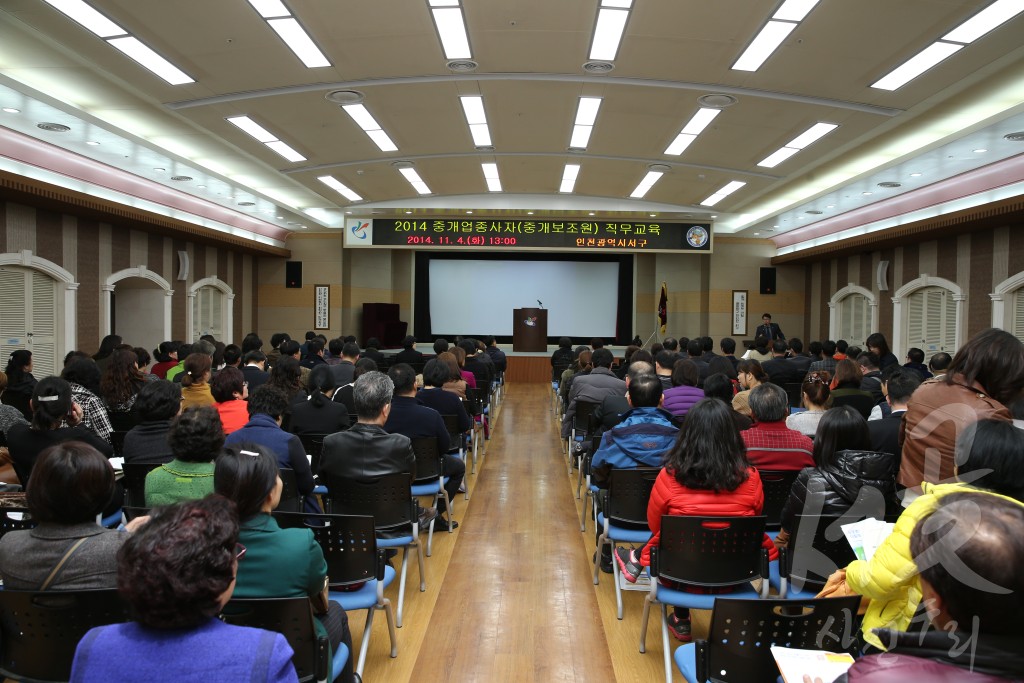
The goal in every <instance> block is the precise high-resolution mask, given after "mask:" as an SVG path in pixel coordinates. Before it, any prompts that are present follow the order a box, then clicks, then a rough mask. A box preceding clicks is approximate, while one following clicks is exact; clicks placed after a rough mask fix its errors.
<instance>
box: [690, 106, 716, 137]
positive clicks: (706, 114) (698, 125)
mask: <svg viewBox="0 0 1024 683" xmlns="http://www.w3.org/2000/svg"><path fill="white" fill-rule="evenodd" d="M721 113H722V110H721V109H710V108H708V107H701V108H700V109H698V110H697V113H696V114H694V115H693V118H691V119H690V120H689V122H688V123H687V124H686V125H685V126H683V130H682V131H681V132H682V133H685V134H687V135H700V134H701V132H703V130H704V129H705V128H707V127H708V125H709V124H710V123H711V122H712V121H714V120H715V117H716V116H718V115H719V114H721Z"/></svg>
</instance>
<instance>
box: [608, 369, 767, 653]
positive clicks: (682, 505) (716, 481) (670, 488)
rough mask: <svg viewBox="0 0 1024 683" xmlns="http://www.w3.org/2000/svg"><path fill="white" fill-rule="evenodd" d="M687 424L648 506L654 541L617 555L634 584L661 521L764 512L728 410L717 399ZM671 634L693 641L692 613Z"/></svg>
mask: <svg viewBox="0 0 1024 683" xmlns="http://www.w3.org/2000/svg"><path fill="white" fill-rule="evenodd" d="M768 386H773V385H768ZM776 388H777V389H779V391H782V389H781V387H776ZM782 393H783V394H785V392H784V391H783V392H782ZM686 423H687V424H686V430H685V431H684V432H683V434H682V436H681V438H679V439H678V440H676V442H675V445H674V446H673V447H672V449H671V450H669V451H668V454H667V456H666V459H665V468H664V469H663V470H662V471H661V472H660V473H659V474H658V478H657V480H656V481H655V482H654V488H653V490H652V491H651V499H650V502H649V503H648V505H647V524H648V526H649V527H650V529H651V532H652V533H653V535H652V536H651V540H650V541H648V542H647V543H646V544H645V545H644V547H643V549H642V550H640V551H639V552H638V551H637V550H636V549H635V548H634V549H633V550H627V549H626V548H616V549H615V560H616V561H617V562H618V563H619V568H620V569H622V573H623V576H625V578H626V580H627V581H629V582H631V583H634V582H636V580H637V578H639V576H640V574H641V572H642V571H643V568H644V567H647V566H649V565H650V563H651V559H650V552H651V548H656V547H657V546H658V542H659V541H660V539H661V517H662V515H706V516H714V517H753V516H757V515H760V514H761V512H762V510H763V508H764V491H763V489H762V487H761V476H760V475H759V474H758V473H757V468H756V467H754V466H752V465H751V463H750V462H748V461H747V459H746V457H745V456H744V454H743V442H742V441H741V440H740V438H739V434H740V432H737V431H736V427H735V425H733V422H732V418H731V417H729V407H728V406H727V405H725V404H724V403H723V402H722V401H719V400H718V399H713V398H706V399H704V400H703V401H700V402H699V403H698V404H697V405H695V406H694V407H693V409H692V410H691V411H690V412H689V414H688V415H687V416H686ZM748 431H749V430H748ZM764 547H765V548H769V549H770V551H769V552H770V557H772V558H773V559H774V557H776V556H777V551H776V550H775V546H774V545H773V544H772V542H771V540H770V539H769V538H768V536H765V537H764ZM671 587H672V588H682V587H683V586H680V585H679V584H675V585H673V586H671ZM669 630H670V631H671V632H672V634H673V635H674V636H675V637H676V638H677V639H678V640H682V641H688V640H690V637H691V636H690V611H689V610H688V609H686V608H685V607H676V608H675V611H674V613H673V614H672V616H671V617H669Z"/></svg>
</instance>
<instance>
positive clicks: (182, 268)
mask: <svg viewBox="0 0 1024 683" xmlns="http://www.w3.org/2000/svg"><path fill="white" fill-rule="evenodd" d="M188 263H189V262H188V252H187V251H185V250H184V249H182V250H180V251H179V252H178V280H180V281H185V280H187V279H188Z"/></svg>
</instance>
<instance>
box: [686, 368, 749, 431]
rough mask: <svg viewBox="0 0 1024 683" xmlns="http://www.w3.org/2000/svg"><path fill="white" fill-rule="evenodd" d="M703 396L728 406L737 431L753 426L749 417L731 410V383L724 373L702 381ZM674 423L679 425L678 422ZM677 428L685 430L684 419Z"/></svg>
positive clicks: (717, 373)
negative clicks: (715, 399)
mask: <svg viewBox="0 0 1024 683" xmlns="http://www.w3.org/2000/svg"><path fill="white" fill-rule="evenodd" d="M712 363H714V361H712ZM704 396H705V397H707V398H717V399H718V400H719V401H722V402H724V403H725V404H726V405H727V406H729V417H730V418H732V422H733V424H734V425H736V429H738V430H739V431H741V432H742V431H743V430H744V429H750V427H751V426H752V425H753V424H754V422H753V420H751V419H750V418H749V417H747V416H746V415H743V414H742V413H738V412H736V411H735V410H733V407H732V399H733V383H732V380H730V379H729V377H728V376H726V375H725V373H722V372H716V373H714V374H712V375H710V376H709V377H708V378H707V379H706V380H704ZM676 423H677V424H679V422H678V421H677V422H676ZM679 428H680V429H686V421H685V418H684V420H683V422H682V423H681V424H680V425H679Z"/></svg>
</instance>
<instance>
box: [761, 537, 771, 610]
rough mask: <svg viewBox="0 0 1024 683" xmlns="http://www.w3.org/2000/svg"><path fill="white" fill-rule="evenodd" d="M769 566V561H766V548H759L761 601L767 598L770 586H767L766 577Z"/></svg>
mask: <svg viewBox="0 0 1024 683" xmlns="http://www.w3.org/2000/svg"><path fill="white" fill-rule="evenodd" d="M769 564H770V561H769V559H768V548H761V590H760V597H761V598H762V599H763V598H767V597H768V590H769V588H770V586H769V585H768V576H769V569H768V565H769Z"/></svg>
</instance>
